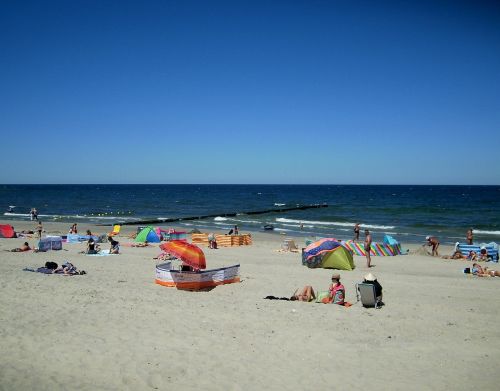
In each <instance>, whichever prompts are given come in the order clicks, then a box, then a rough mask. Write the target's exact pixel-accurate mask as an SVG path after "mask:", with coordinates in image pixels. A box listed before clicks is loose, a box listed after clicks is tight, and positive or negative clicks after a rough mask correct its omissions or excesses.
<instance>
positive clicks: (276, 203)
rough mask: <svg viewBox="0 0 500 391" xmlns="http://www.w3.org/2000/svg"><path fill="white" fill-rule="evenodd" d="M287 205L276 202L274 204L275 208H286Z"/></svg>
mask: <svg viewBox="0 0 500 391" xmlns="http://www.w3.org/2000/svg"><path fill="white" fill-rule="evenodd" d="M285 205H286V204H282V203H280V202H275V203H274V206H285Z"/></svg>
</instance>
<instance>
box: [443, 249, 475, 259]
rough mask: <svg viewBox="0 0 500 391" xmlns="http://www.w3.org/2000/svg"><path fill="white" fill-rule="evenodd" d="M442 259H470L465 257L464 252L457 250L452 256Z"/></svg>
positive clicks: (445, 256)
mask: <svg viewBox="0 0 500 391" xmlns="http://www.w3.org/2000/svg"><path fill="white" fill-rule="evenodd" d="M441 258H442V259H468V258H467V257H466V256H465V255H463V254H462V251H460V250H456V251H455V252H454V253H453V254H452V255H444V256H442V257H441Z"/></svg>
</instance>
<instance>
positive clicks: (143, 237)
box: [135, 227, 160, 243]
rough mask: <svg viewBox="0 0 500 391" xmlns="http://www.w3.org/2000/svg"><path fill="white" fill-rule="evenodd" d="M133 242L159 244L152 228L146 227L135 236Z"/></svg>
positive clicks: (158, 239)
mask: <svg viewBox="0 0 500 391" xmlns="http://www.w3.org/2000/svg"><path fill="white" fill-rule="evenodd" d="M135 241H136V242H139V243H144V242H146V241H147V242H149V243H160V238H159V236H158V235H157V234H156V232H155V230H154V229H153V227H146V228H143V230H142V231H141V232H139V233H138V234H137V236H136V238H135Z"/></svg>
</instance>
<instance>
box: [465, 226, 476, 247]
mask: <svg viewBox="0 0 500 391" xmlns="http://www.w3.org/2000/svg"><path fill="white" fill-rule="evenodd" d="M466 239H467V244H473V241H474V234H473V233H472V228H471V229H469V230H468V231H467V236H466Z"/></svg>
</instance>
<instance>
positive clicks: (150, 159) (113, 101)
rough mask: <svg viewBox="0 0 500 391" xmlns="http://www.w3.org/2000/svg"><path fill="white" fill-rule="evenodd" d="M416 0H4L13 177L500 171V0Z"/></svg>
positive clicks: (129, 179) (418, 176)
mask: <svg viewBox="0 0 500 391" xmlns="http://www.w3.org/2000/svg"><path fill="white" fill-rule="evenodd" d="M401 3H403V2H396V1H394V2H384V1H248V2H247V1H228V2H217V1H199V2H195V1H182V2H180V1H178V2H168V1H157V2H156V1H140V2H139V1H81V2H78V1H61V2H55V1H43V2H40V1H36V2H29V1H23V2H5V1H4V2H2V3H1V5H0V53H2V54H1V56H2V59H1V60H0V85H1V88H0V132H1V137H2V153H1V157H0V163H1V164H2V167H4V169H2V170H0V183H297V184H302V183H342V184H500V159H499V152H500V6H499V5H498V3H495V2H484V1H476V2H459V1H446V2H422V1H418V2H417V1H415V2H407V3H408V4H401ZM7 167H8V169H6V168H7Z"/></svg>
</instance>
